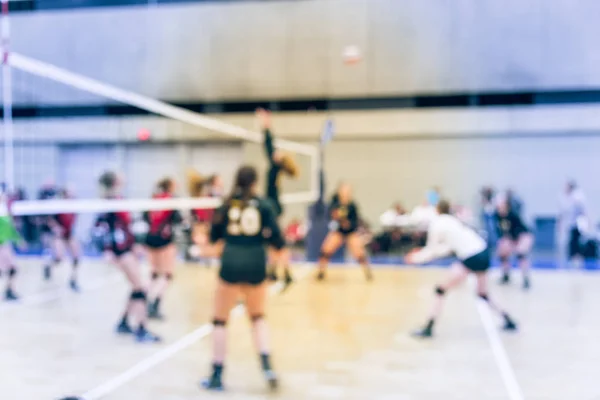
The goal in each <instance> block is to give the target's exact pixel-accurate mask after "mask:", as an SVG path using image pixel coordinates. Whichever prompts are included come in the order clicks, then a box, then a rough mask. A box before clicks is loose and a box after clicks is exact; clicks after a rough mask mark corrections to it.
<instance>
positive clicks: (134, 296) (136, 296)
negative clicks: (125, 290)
mask: <svg viewBox="0 0 600 400" xmlns="http://www.w3.org/2000/svg"><path fill="white" fill-rule="evenodd" d="M129 298H130V299H131V300H141V301H146V292H144V291H143V290H134V291H133V292H131V297H129Z"/></svg>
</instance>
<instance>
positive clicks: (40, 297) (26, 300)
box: [0, 273, 122, 312]
mask: <svg viewBox="0 0 600 400" xmlns="http://www.w3.org/2000/svg"><path fill="white" fill-rule="evenodd" d="M121 279H122V277H121V274H117V273H112V274H110V275H109V276H106V277H103V278H102V279H99V280H96V281H94V283H92V284H89V285H87V284H86V285H85V286H83V288H82V289H81V292H79V293H73V291H72V290H69V289H65V288H61V289H58V290H45V291H42V292H37V293H34V294H31V295H23V297H22V300H19V301H17V302H14V303H3V304H2V305H0V310H2V311H3V312H6V311H8V310H17V309H20V308H21V307H22V306H25V307H32V306H39V305H41V304H45V303H49V302H51V301H53V300H58V299H60V298H62V297H63V296H65V295H66V296H68V295H72V296H84V295H85V294H87V293H91V292H94V291H96V290H99V289H101V288H103V287H104V286H106V285H108V284H111V283H116V282H117V281H120V280H121Z"/></svg>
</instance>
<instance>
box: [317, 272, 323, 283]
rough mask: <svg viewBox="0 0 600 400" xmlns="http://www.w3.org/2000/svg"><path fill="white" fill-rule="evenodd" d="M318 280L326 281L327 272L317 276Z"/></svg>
mask: <svg viewBox="0 0 600 400" xmlns="http://www.w3.org/2000/svg"><path fill="white" fill-rule="evenodd" d="M317 280H318V281H324V280H325V272H323V271H319V273H318V274H317Z"/></svg>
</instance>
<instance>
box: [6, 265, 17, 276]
mask: <svg viewBox="0 0 600 400" xmlns="http://www.w3.org/2000/svg"><path fill="white" fill-rule="evenodd" d="M15 275H17V269H16V268H15V267H10V269H9V270H8V276H10V277H11V278H12V277H13V276H15Z"/></svg>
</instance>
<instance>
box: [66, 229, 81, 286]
mask: <svg viewBox="0 0 600 400" xmlns="http://www.w3.org/2000/svg"><path fill="white" fill-rule="evenodd" d="M65 244H66V247H67V249H68V250H69V253H70V254H71V262H72V268H71V279H70V280H69V287H70V288H71V290H73V291H74V292H79V291H80V290H81V289H80V287H79V279H78V278H79V277H78V274H79V260H80V258H81V248H80V246H79V242H78V241H77V239H75V238H73V237H72V238H70V239H68V240H66V241H65Z"/></svg>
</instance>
